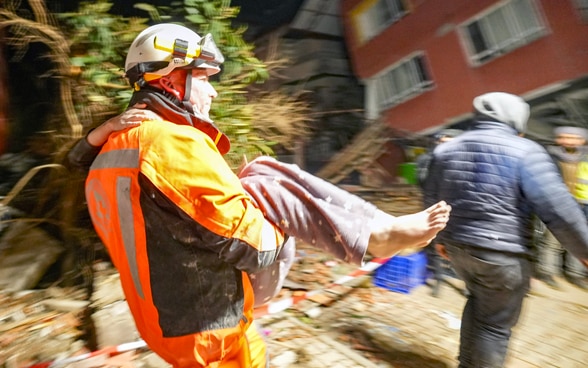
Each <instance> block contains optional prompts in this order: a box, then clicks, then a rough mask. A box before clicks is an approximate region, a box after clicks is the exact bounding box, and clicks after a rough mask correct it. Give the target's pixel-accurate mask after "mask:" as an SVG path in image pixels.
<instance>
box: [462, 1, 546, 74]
mask: <svg viewBox="0 0 588 368" xmlns="http://www.w3.org/2000/svg"><path fill="white" fill-rule="evenodd" d="M545 33H546V29H545V25H544V24H543V21H542V18H541V16H540V15H539V12H538V10H537V8H536V6H535V0H511V1H509V2H507V3H506V4H504V5H501V6H500V7H498V8H494V9H493V10H491V11H490V12H486V13H485V14H484V15H483V16H479V17H476V18H475V19H474V20H473V21H469V22H468V23H466V24H465V25H464V26H463V27H462V34H463V36H464V38H465V40H466V44H467V49H468V54H469V58H470V61H471V62H472V64H474V65H480V64H483V63H485V62H487V61H489V60H491V59H494V58H496V57H498V56H500V55H502V54H505V53H507V52H509V51H512V50H514V49H516V48H518V47H521V46H524V45H526V44H528V43H531V42H532V41H534V40H536V39H537V38H539V37H541V36H543V35H544V34H545Z"/></svg>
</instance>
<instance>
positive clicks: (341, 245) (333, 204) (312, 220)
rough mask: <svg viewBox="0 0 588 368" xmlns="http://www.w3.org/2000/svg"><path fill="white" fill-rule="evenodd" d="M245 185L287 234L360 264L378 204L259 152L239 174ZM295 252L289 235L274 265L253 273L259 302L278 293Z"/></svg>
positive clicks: (249, 192) (253, 282)
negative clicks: (260, 155) (370, 223)
mask: <svg viewBox="0 0 588 368" xmlns="http://www.w3.org/2000/svg"><path fill="white" fill-rule="evenodd" d="M238 175H239V178H240V180H241V184H242V185H243V187H244V188H245V191H246V192H247V193H248V194H249V195H250V196H251V197H252V198H253V200H254V201H255V202H256V203H257V205H258V206H259V208H260V209H261V210H262V211H263V214H264V216H265V217H266V218H267V219H268V220H269V221H271V222H272V223H273V224H275V225H276V226H277V227H279V228H280V229H281V230H282V231H283V232H284V233H285V234H287V235H289V236H290V237H293V238H295V239H299V240H301V241H304V242H305V243H307V244H309V245H311V246H314V247H316V248H318V249H320V250H323V251H325V252H328V253H330V254H331V255H333V256H335V257H336V258H338V259H341V260H343V261H345V262H349V263H353V264H357V265H361V264H362V261H363V258H364V256H365V253H366V251H367V246H368V242H369V238H370V235H371V229H370V226H369V222H370V220H371V219H372V218H373V217H374V215H375V213H376V210H377V208H376V207H375V206H374V205H373V204H371V203H369V202H366V201H365V200H363V199H362V198H360V197H358V196H356V195H353V194H351V193H349V192H347V191H345V190H342V189H341V188H339V187H337V186H335V185H333V184H331V183H329V182H327V181H325V180H323V179H321V178H319V177H317V176H314V175H312V174H310V173H308V172H305V171H304V170H302V169H300V168H299V167H298V166H297V165H293V164H286V163H282V162H279V161H277V160H275V159H273V158H270V157H266V156H263V157H259V158H257V159H255V160H253V161H251V162H250V163H249V164H247V165H246V166H245V167H244V168H243V170H241V172H240V173H239V174H238ZM295 255H296V249H295V243H294V241H292V240H290V241H288V242H287V243H286V244H285V246H284V247H283V249H282V250H281V252H280V254H279V258H278V261H279V262H276V263H274V264H273V265H272V266H270V267H268V268H266V269H264V270H262V271H260V272H258V273H255V274H251V275H250V278H251V283H252V285H253V289H254V293H255V304H256V306H259V305H261V304H264V303H267V302H268V301H269V300H270V299H271V298H272V297H273V296H274V295H275V294H277V293H278V292H279V291H280V289H281V287H282V284H283V281H284V279H285V278H286V275H287V273H288V271H289V270H290V266H291V265H292V262H293V261H294V257H295Z"/></svg>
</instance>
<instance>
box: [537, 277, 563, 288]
mask: <svg viewBox="0 0 588 368" xmlns="http://www.w3.org/2000/svg"><path fill="white" fill-rule="evenodd" d="M537 279H539V280H541V281H543V282H544V283H546V284H547V285H549V287H551V288H553V289H556V290H560V289H561V287H560V286H559V284H558V283H557V281H555V279H554V278H553V276H551V275H540V276H538V277H537Z"/></svg>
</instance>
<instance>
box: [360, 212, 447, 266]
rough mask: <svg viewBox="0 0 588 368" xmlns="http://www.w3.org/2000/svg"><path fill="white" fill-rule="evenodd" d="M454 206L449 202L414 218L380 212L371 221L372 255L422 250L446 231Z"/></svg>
mask: <svg viewBox="0 0 588 368" xmlns="http://www.w3.org/2000/svg"><path fill="white" fill-rule="evenodd" d="M450 212H451V206H450V205H448V204H447V203H445V201H441V202H438V203H436V204H434V205H432V206H431V207H429V208H427V209H426V210H423V211H421V212H417V213H414V214H410V215H404V216H398V217H394V216H392V215H389V214H386V213H384V212H382V211H378V212H377V214H376V216H375V217H374V219H373V220H372V221H371V224H370V225H371V227H372V235H371V236H370V240H369V243H368V252H370V253H371V254H372V255H373V256H374V257H382V258H387V257H392V256H394V255H395V254H397V253H398V252H400V251H401V250H403V249H405V248H420V247H424V246H426V245H427V244H429V243H430V242H431V240H433V239H434V238H435V236H436V235H437V233H438V232H439V231H441V230H443V229H444V228H445V226H446V225H447V221H448V220H449V213H450Z"/></svg>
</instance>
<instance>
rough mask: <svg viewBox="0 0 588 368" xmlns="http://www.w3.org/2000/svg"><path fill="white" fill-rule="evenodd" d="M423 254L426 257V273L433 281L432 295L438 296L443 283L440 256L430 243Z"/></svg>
mask: <svg viewBox="0 0 588 368" xmlns="http://www.w3.org/2000/svg"><path fill="white" fill-rule="evenodd" d="M425 254H426V255H427V271H428V272H429V274H430V276H431V277H432V279H433V285H432V295H433V296H434V297H437V296H439V288H440V286H441V282H442V281H443V266H442V264H441V261H442V259H441V256H440V255H439V254H438V253H437V250H436V249H435V244H434V243H431V244H429V245H427V246H426V247H425Z"/></svg>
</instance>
